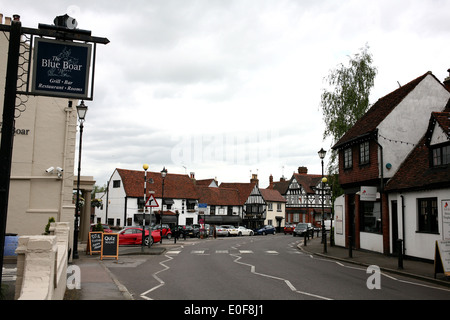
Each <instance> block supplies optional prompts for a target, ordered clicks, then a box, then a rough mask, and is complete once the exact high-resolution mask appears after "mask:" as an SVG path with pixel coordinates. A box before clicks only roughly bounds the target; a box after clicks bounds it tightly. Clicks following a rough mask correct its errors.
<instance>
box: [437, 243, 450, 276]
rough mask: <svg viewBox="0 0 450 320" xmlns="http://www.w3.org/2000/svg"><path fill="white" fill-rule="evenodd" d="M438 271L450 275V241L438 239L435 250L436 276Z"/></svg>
mask: <svg viewBox="0 0 450 320" xmlns="http://www.w3.org/2000/svg"><path fill="white" fill-rule="evenodd" d="M437 273H443V274H445V275H446V276H450V241H449V240H446V241H444V240H442V241H439V240H437V241H436V246H435V250H434V277H435V278H436V274H437Z"/></svg>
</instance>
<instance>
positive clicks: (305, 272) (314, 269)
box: [105, 234, 450, 302]
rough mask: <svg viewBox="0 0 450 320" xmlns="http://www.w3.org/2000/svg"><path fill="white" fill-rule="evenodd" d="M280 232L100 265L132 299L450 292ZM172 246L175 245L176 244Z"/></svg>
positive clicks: (412, 296)
mask: <svg viewBox="0 0 450 320" xmlns="http://www.w3.org/2000/svg"><path fill="white" fill-rule="evenodd" d="M300 241H302V239H301V238H294V237H292V236H286V235H283V234H277V235H267V236H254V237H233V238H217V239H208V240H200V239H199V240H195V241H179V242H178V243H177V246H171V247H170V248H169V249H168V251H166V252H165V254H163V255H159V256H124V257H121V258H120V260H119V261H118V262H113V261H109V262H105V264H106V266H107V267H108V268H109V269H110V271H111V272H112V273H113V274H114V275H115V276H116V277H117V279H118V280H119V281H120V282H121V283H122V284H123V285H124V286H125V287H127V289H128V291H129V292H130V293H131V294H132V295H133V297H134V299H136V300H187V301H190V300H202V301H205V300H231V301H240V300H245V301H255V302H257V301H263V300H265V301H267V300H271V301H273V300H399V299H401V300H441V299H443V300H449V299H450V290H449V289H448V288H445V287H439V286H437V285H434V284H430V283H426V282H420V281H417V280H413V279H410V278H403V277H401V276H398V275H389V274H386V273H384V272H382V273H379V272H378V271H377V270H376V269H370V270H368V269H367V268H364V267H360V266H356V265H353V264H343V263H341V262H336V261H334V260H328V259H323V258H319V257H317V256H312V255H310V254H308V253H306V252H303V251H302V250H299V249H298V248H297V245H298V244H299V243H300ZM178 244H179V245H178Z"/></svg>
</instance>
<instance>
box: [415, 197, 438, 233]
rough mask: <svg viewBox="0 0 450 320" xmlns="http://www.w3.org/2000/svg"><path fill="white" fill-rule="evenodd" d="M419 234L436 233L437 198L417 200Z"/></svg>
mask: <svg viewBox="0 0 450 320" xmlns="http://www.w3.org/2000/svg"><path fill="white" fill-rule="evenodd" d="M417 208H418V211H419V212H418V230H417V231H419V232H427V233H438V232H439V229H438V228H439V225H438V208H437V198H424V199H417Z"/></svg>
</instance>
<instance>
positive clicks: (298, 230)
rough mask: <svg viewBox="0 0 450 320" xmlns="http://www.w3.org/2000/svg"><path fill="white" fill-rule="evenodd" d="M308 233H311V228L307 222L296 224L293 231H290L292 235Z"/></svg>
mask: <svg viewBox="0 0 450 320" xmlns="http://www.w3.org/2000/svg"><path fill="white" fill-rule="evenodd" d="M310 233H311V229H310V228H309V225H308V224H307V223H299V224H297V226H296V227H295V229H294V231H292V234H293V235H294V237H296V236H304V235H305V234H306V235H308V236H309V235H310Z"/></svg>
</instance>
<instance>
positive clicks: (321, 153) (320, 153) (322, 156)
mask: <svg viewBox="0 0 450 320" xmlns="http://www.w3.org/2000/svg"><path fill="white" fill-rule="evenodd" d="M318 154H319V158H320V159H322V160H323V158H325V155H326V154H327V152H326V151H325V150H323V148H322V149H320V150H319V152H318Z"/></svg>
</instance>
